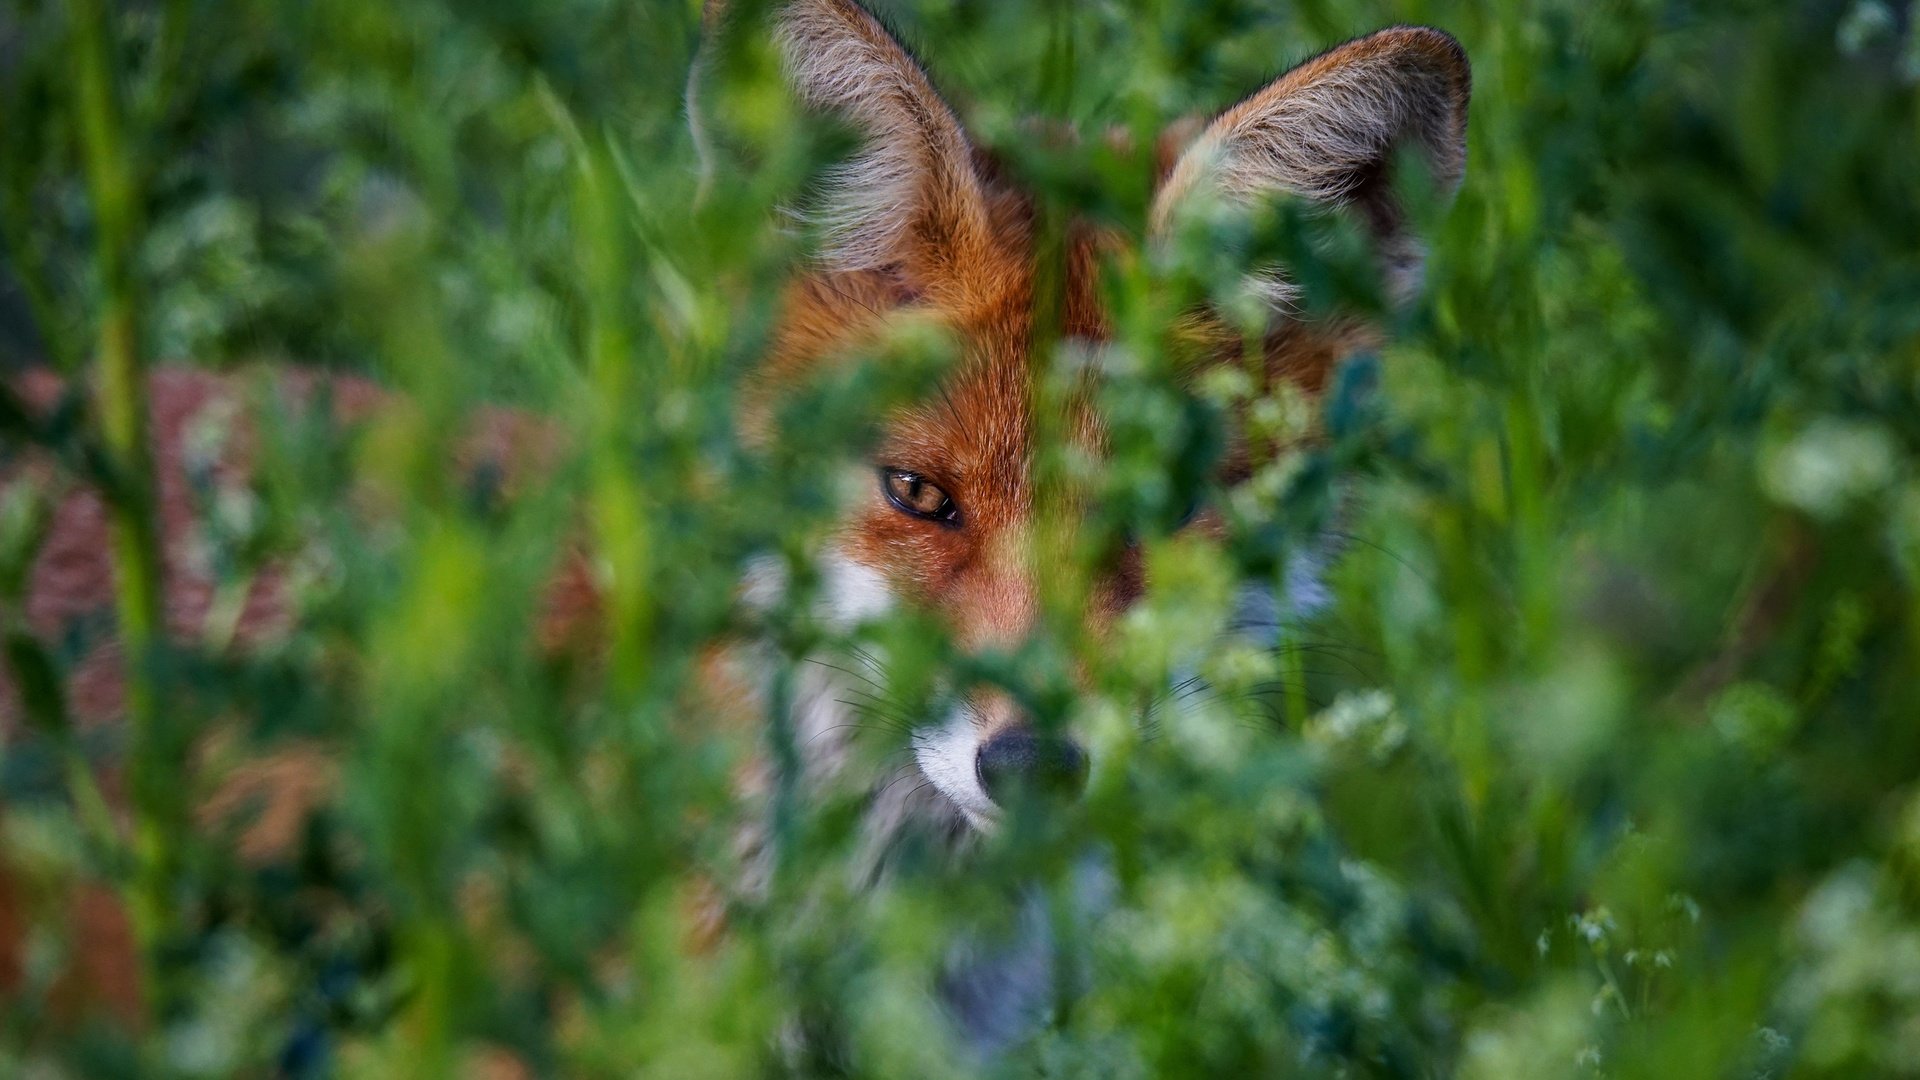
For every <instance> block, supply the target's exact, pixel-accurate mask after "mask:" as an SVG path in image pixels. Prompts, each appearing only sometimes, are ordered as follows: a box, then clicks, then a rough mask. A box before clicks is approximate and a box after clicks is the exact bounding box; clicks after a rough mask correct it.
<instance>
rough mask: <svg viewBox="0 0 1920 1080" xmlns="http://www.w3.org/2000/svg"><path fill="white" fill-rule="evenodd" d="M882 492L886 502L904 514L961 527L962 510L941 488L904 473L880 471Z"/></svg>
mask: <svg viewBox="0 0 1920 1080" xmlns="http://www.w3.org/2000/svg"><path fill="white" fill-rule="evenodd" d="M880 489H881V490H882V491H884V492H886V493H887V501H888V502H890V503H892V504H893V505H894V508H895V509H897V510H900V511H901V512H903V513H908V514H912V515H913V516H914V517H917V518H925V519H927V520H928V521H937V522H939V523H940V524H942V525H958V524H960V508H959V507H958V506H955V505H954V503H953V499H952V497H951V496H949V495H948V494H947V493H946V492H945V491H944V490H942V489H941V487H940V485H938V484H936V483H934V482H933V481H931V480H929V479H927V478H926V477H924V476H921V475H920V474H919V473H914V472H908V471H906V470H905V469H881V470H880Z"/></svg>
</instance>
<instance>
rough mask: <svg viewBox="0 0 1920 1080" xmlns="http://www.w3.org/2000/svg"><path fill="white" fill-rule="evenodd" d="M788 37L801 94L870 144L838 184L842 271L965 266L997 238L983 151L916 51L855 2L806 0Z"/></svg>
mask: <svg viewBox="0 0 1920 1080" xmlns="http://www.w3.org/2000/svg"><path fill="white" fill-rule="evenodd" d="M778 41H779V44H780V48H781V52H782V54H783V56H784V58H785V62H786V68H787V73H788V77H789V78H790V79H791V81H792V83H793V86H794V89H795V92H796V93H797V94H798V95H799V96H800V99H801V100H802V101H803V102H804V103H806V104H807V105H809V106H810V107H813V108H816V109H819V110H821V111H823V112H827V113H831V114H833V115H836V116H839V117H840V118H842V119H844V120H846V121H847V122H848V123H849V124H851V125H853V127H854V128H855V129H856V130H858V131H859V133H860V134H861V136H862V137H863V138H864V139H865V146H864V147H863V149H862V151H861V153H860V155H859V156H858V157H856V158H854V159H853V160H852V161H849V162H847V163H846V164H844V165H842V166H840V167H839V168H837V169H836V170H835V171H834V173H833V175H832V177H831V180H830V183H831V190H830V191H829V192H828V198H827V201H826V207H825V209H824V210H823V212H822V213H821V223H822V224H823V225H824V226H825V228H826V230H827V237H828V250H827V251H826V252H825V256H824V257H825V261H826V262H827V264H828V265H829V267H831V268H833V269H837V270H872V269H879V268H882V267H887V266H906V267H910V268H915V269H919V270H922V271H929V272H931V276H934V277H938V276H939V273H938V272H939V271H940V270H942V269H945V270H951V269H952V268H953V267H955V266H965V265H968V264H969V260H975V259H977V258H978V257H979V256H980V255H981V254H982V252H983V249H984V245H986V244H987V242H988V239H989V221H988V213H987V206H986V198H985V195H984V194H983V191H982V185H981V182H980V178H979V176H978V175H977V174H976V172H975V171H974V168H973V150H972V147H971V146H970V145H969V143H968V141H967V137H966V134H965V132H964V131H963V130H962V129H961V127H960V122H959V120H958V119H957V118H956V117H955V116H954V113H953V110H952V109H950V108H949V107H948V106H947V103H946V102H945V101H943V100H942V99H941V97H940V95H939V94H938V93H937V92H935V90H934V88H933V84H932V82H931V81H930V80H929V79H928V78H927V75H926V73H925V72H924V71H922V70H921V68H920V65H919V64H918V63H916V62H915V61H914V59H913V56H912V54H910V53H909V52H908V51H907V49H906V48H905V47H904V46H902V45H901V44H900V42H899V41H898V40H897V39H896V38H895V37H894V35H893V34H892V33H890V32H889V31H888V30H887V28H886V27H885V25H883V24H882V23H881V22H880V20H879V19H877V18H875V17H874V15H873V14H872V13H871V12H869V11H867V10H866V9H865V8H863V7H861V6H860V5H859V4H856V3H854V2H852V0H798V2H795V3H791V4H788V5H787V6H786V7H785V8H784V9H783V10H782V11H781V12H780V15H779V20H778Z"/></svg>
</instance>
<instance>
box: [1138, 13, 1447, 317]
mask: <svg viewBox="0 0 1920 1080" xmlns="http://www.w3.org/2000/svg"><path fill="white" fill-rule="evenodd" d="M1470 83H1471V77H1470V74H1469V68H1468V64H1467V56H1466V52H1465V50H1463V49H1462V48H1461V47H1460V43H1459V42H1458V41H1455V40H1454V39H1453V37H1452V35H1450V34H1447V33H1446V32H1444V31H1441V30H1435V29H1432V28H1431V27H1421V26H1396V27H1392V28H1389V29H1386V30H1381V31H1379V32H1377V33H1374V34H1369V35H1368V36H1366V37H1363V38H1359V39H1357V40H1354V41H1350V42H1348V43H1347V44H1345V45H1341V46H1339V47H1337V48H1334V49H1331V50H1329V51H1327V52H1325V53H1322V54H1321V55H1319V56H1317V57H1314V58H1313V59H1311V60H1308V61H1306V62H1305V63H1303V64H1300V65H1299V66H1297V67H1295V68H1294V69H1293V70H1291V71H1289V72H1287V73H1286V74H1285V75H1282V76H1281V77H1280V78H1278V79H1276V80H1274V81H1273V82H1272V83H1269V84H1268V85H1266V86H1265V87H1262V88H1261V89H1260V90H1259V91H1257V92H1255V93H1254V94H1253V95H1252V96H1250V97H1248V98H1246V99H1245V100H1243V101H1241V102H1240V103H1239V104H1237V105H1234V106H1233V107H1231V108H1229V109H1227V110H1226V111H1225V112H1223V113H1221V114H1220V115H1219V116H1218V117H1216V118H1215V119H1214V120H1213V122H1212V123H1210V124H1208V125H1207V127H1206V129H1205V130H1204V131H1202V132H1201V133H1200V134H1199V136H1198V137H1197V138H1195V139H1194V140H1193V141H1192V143H1191V144H1190V145H1189V146H1188V147H1187V148H1186V150H1185V152H1184V153H1182V154H1181V155H1180V157H1179V159H1178V160H1177V161H1176V162H1175V163H1174V165H1173V168H1172V170H1171V171H1170V172H1169V174H1168V176H1167V179H1166V182H1165V183H1164V184H1163V185H1162V186H1161V189H1160V191H1159V193H1158V194H1157V195H1156V196H1155V198H1154V204H1153V210H1152V221H1151V227H1152V229H1153V231H1154V232H1156V233H1161V232H1164V231H1165V230H1166V229H1167V228H1168V227H1169V225H1170V223H1171V221H1172V219H1173V218H1174V217H1175V216H1176V215H1177V214H1178V213H1179V212H1180V210H1181V208H1182V207H1183V206H1184V205H1186V204H1188V203H1189V202H1190V201H1192V200H1193V199H1194V198H1195V196H1196V194H1197V193H1198V192H1201V191H1208V192H1211V193H1212V194H1214V195H1215V196H1216V197H1219V198H1223V199H1225V200H1227V201H1229V202H1236V203H1252V202H1256V201H1259V200H1261V199H1264V198H1270V197H1272V196H1274V195H1278V194H1283V193H1284V194H1293V195H1297V196H1300V197H1303V198H1306V199H1310V200H1314V201H1316V202H1322V203H1326V204H1329V205H1335V206H1343V207H1352V208H1354V209H1356V210H1357V211H1359V212H1360V213H1361V214H1362V215H1363V216H1364V217H1365V219H1366V222H1367V224H1368V226H1369V227H1370V228H1371V229H1372V230H1373V232H1374V234H1375V238H1376V242H1377V244H1378V248H1379V252H1380V258H1381V261H1382V262H1383V264H1384V269H1385V271H1386V274H1387V277H1388V283H1389V288H1390V290H1391V291H1392V292H1393V293H1394V294H1395V295H1396V296H1398V297H1402V298H1404V297H1405V296H1407V295H1409V294H1411V293H1412V292H1413V291H1414V290H1415V289H1416V288H1417V283H1418V279H1419V272H1420V263H1421V249H1420V244H1419V241H1418V240H1417V239H1416V238H1414V237H1412V236H1409V235H1407V230H1406V228H1405V222H1404V217H1405V214H1404V212H1403V210H1402V208H1401V207H1400V205H1399V204H1398V202H1397V200H1396V199H1395V196H1394V192H1393V184H1392V177H1391V175H1390V173H1391V170H1392V165H1393V159H1394V155H1395V154H1396V153H1398V152H1400V151H1401V150H1403V149H1406V150H1412V151H1414V152H1416V153H1417V154H1419V155H1420V157H1421V159H1422V160H1423V162H1424V164H1425V166H1426V168H1427V171H1428V173H1429V175H1430V176H1431V178H1432V179H1433V182H1434V183H1435V185H1436V186H1437V187H1438V188H1439V190H1440V192H1441V193H1442V194H1445V195H1451V194H1452V193H1453V191H1454V190H1455V189H1456V188H1457V187H1458V186H1459V184H1460V179H1461V176H1462V174H1463V172H1464V171H1465V167H1466V126H1467V99H1468V95H1469V93H1470ZM1256 277H1257V279H1259V280H1257V281H1256V287H1257V288H1259V289H1260V290H1261V291H1263V292H1266V293H1268V294H1269V295H1272V296H1274V297H1276V298H1281V299H1283V298H1284V297H1285V296H1286V295H1287V293H1288V292H1289V289H1288V287H1287V286H1286V284H1285V283H1284V282H1283V281H1281V280H1279V279H1278V278H1277V277H1273V276H1271V274H1269V273H1264V272H1263V273H1262V274H1261V275H1256Z"/></svg>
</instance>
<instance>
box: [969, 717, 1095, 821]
mask: <svg viewBox="0 0 1920 1080" xmlns="http://www.w3.org/2000/svg"><path fill="white" fill-rule="evenodd" d="M973 767H974V772H975V773H976V774H978V776H979V778H980V786H981V787H982V788H984V789H986V792H987V797H988V798H990V799H992V800H993V801H994V802H995V803H998V804H999V805H1001V806H1006V805H1008V804H1009V803H1010V802H1011V801H1013V800H1015V799H1017V798H1019V797H1020V796H1021V794H1022V793H1023V792H1024V793H1025V794H1028V795H1045V796H1051V797H1056V798H1058V797H1066V798H1071V797H1073V796H1075V795H1078V794H1080V792H1081V790H1082V789H1083V788H1085V787H1086V785H1087V755H1085V754H1084V753H1081V751H1080V747H1079V746H1078V745H1076V744H1075V743H1074V741H1073V740H1072V739H1067V738H1061V737H1058V736H1051V735H1041V734H1038V733H1036V732H1034V731H1032V730H1031V729H1029V728H1024V727H1015V728H1008V729H1007V730H1005V731H1002V732H1000V733H999V734H997V735H995V736H994V737H993V738H991V739H988V740H987V741H986V743H985V744H984V745H982V746H981V747H980V752H979V753H978V754H976V755H975V756H974V766H973Z"/></svg>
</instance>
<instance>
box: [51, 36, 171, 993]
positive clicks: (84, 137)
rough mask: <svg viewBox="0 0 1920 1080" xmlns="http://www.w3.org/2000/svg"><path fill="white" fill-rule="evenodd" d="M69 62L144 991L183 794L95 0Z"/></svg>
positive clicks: (132, 196) (123, 212)
mask: <svg viewBox="0 0 1920 1080" xmlns="http://www.w3.org/2000/svg"><path fill="white" fill-rule="evenodd" d="M74 14H75V24H76V25H75V29H76V36H77V41H76V42H75V45H76V48H75V54H76V56H75V60H76V64H77V78H76V84H77V91H78V105H79V120H80V129H81V153H82V157H83V158H84V161H85V166H86V176H87V186H88V190H89V193H90V195H91V197H92V203H93V216H94V229H95V233H96V251H95V257H96V259H97V260H98V262H99V271H100V288H101V301H100V303H101V307H100V315H99V343H98V346H97V348H98V356H97V360H96V363H97V364H98V368H99V370H98V372H97V376H96V378H97V384H96V390H95V395H96V396H95V407H96V409H97V418H98V422H99V425H100V428H101V438H102V441H103V443H104V446H105V450H106V456H107V458H108V464H109V466H110V469H111V471H112V474H113V483H112V484H111V485H109V489H108V491H107V496H108V498H107V502H108V512H109V522H110V527H111V537H112V560H113V570H114V598H115V608H116V613H117V615H118V619H119V625H118V631H119V635H120V641H121V646H122V648H123V650H124V651H125V654H126V709H127V715H128V719H129V722H130V724H131V727H132V733H131V734H132V740H131V754H130V772H131V774H132V793H133V809H134V838H133V839H134V843H133V846H134V853H135V857H136V862H137V870H136V880H135V882H134V885H133V890H132V892H133V895H132V897H131V900H132V908H133V912H132V914H133V921H134V926H135V930H136V932H137V933H138V934H139V935H140V940H141V944H142V946H143V947H144V952H145V955H146V957H147V962H148V964H149V971H148V973H147V974H148V976H149V980H148V983H147V989H148V992H149V993H150V994H153V993H158V992H159V990H160V986H159V983H158V981H157V980H156V979H155V978H154V976H155V975H157V972H156V971H154V970H153V969H152V967H151V965H152V964H153V963H154V957H155V956H156V955H157V949H156V944H157V942H158V940H159V938H160V936H161V935H162V934H163V932H164V930H165V928H166V927H167V926H168V925H169V923H170V919H169V918H168V910H169V906H170V905H169V901H168V897H169V893H170V884H169V883H170V881H171V879H172V876H173V865H174V861H175V860H174V852H173V840H174V837H175V836H176V835H177V831H176V830H175V829H173V828H171V827H170V826H171V824H172V819H173V818H174V817H175V816H177V813H178V805H179V799H178V798H177V796H176V794H175V791H176V787H177V772H176V770H174V769H172V768H169V767H168V766H169V763H170V759H171V758H172V757H173V756H174V755H173V754H172V753H171V750H170V748H171V747H172V746H173V745H174V744H175V740H173V739H171V738H170V737H167V733H165V732H163V731H162V721H163V720H164V719H165V716H164V713H163V711H162V709H161V702H160V695H159V690H158V687H157V685H156V678H155V664H154V659H155V657H154V654H155V650H156V649H157V647H158V646H159V645H160V635H161V634H162V632H163V629H164V627H163V625H162V621H161V620H162V615H161V576H160V575H161V569H160V557H159V545H158V542H157V534H156V531H155V527H154V514H153V499H152V492H153V483H152V473H153V470H152V462H151V460H150V457H151V455H150V450H149V444H148V439H147V401H146V378H145V371H144V367H143V358H142V355H141V343H140V320H139V303H138V296H137V292H136V289H135V284H134V280H133V266H132V263H133V253H134V252H135V250H136V249H137V244H138V236H139V228H140V225H139V201H138V197H137V189H136V185H135V181H134V175H133V168H132V165H131V162H130V160H129V159H130V154H129V151H128V145H127V141H126V137H125V132H124V131H123V130H122V128H121V124H120V103H119V99H118V95H117V93H116V88H115V85H114V77H113V70H112V61H111V50H112V40H113V35H112V29H111V25H110V17H109V15H108V13H107V11H106V9H105V7H104V5H103V4H102V3H101V0H76V4H75V8H74Z"/></svg>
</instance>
